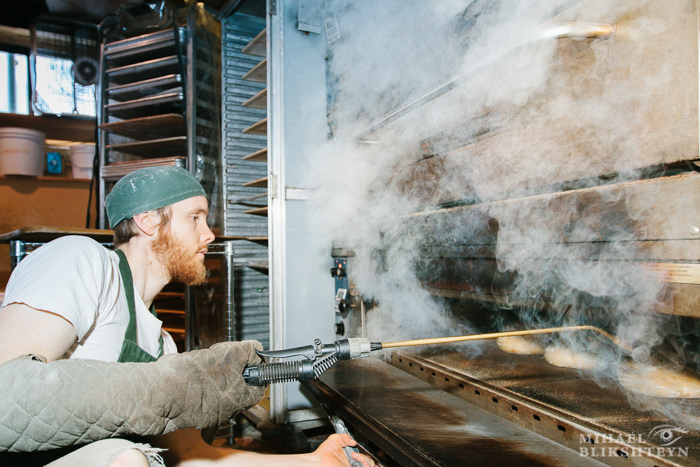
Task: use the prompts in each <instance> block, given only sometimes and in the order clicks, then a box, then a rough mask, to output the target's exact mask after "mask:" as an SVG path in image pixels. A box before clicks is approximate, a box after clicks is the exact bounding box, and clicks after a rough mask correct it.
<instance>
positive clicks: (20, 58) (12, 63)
mask: <svg viewBox="0 0 700 467" xmlns="http://www.w3.org/2000/svg"><path fill="white" fill-rule="evenodd" d="M0 82H2V83H7V84H6V85H5V86H2V87H0V112H4V113H16V114H24V115H27V114H29V59H28V58H27V56H26V55H24V54H18V53H10V52H3V51H0Z"/></svg>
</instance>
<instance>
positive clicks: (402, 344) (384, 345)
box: [382, 326, 633, 353]
mask: <svg viewBox="0 0 700 467" xmlns="http://www.w3.org/2000/svg"><path fill="white" fill-rule="evenodd" d="M571 331H595V332H597V333H598V334H600V335H602V336H603V337H606V338H607V339H609V340H610V341H611V342H612V343H613V344H615V345H617V346H618V347H620V348H622V349H623V350H624V351H625V352H628V353H631V352H632V350H633V347H632V346H631V345H629V344H628V343H626V342H624V341H623V340H621V339H620V338H619V337H617V336H613V335H612V334H610V333H609V332H607V331H605V330H603V329H600V328H597V327H595V326H563V327H557V328H544V329H526V330H523V331H504V332H493V333H490V334H470V335H466V336H453V337H434V338H430V339H414V340H408V341H396V342H382V348H383V349H389V348H392V347H408V346H413V345H429V344H447V343H450V342H463V341H475V340H481V339H496V338H498V337H511V336H527V335H532V334H552V333H556V332H571Z"/></svg>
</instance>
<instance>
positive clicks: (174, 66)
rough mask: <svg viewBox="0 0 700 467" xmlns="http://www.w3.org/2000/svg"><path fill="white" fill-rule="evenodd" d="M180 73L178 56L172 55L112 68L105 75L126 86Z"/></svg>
mask: <svg viewBox="0 0 700 467" xmlns="http://www.w3.org/2000/svg"><path fill="white" fill-rule="evenodd" d="M179 71H180V70H179V65H178V60H177V56H175V55H171V56H168V57H162V58H157V59H154V60H146V61H144V62H139V63H134V64H131V65H125V66H120V67H116V68H110V69H108V70H106V71H105V73H106V74H107V78H108V79H109V80H110V81H114V82H117V83H124V84H125V83H130V82H135V81H143V80H146V79H151V78H157V77H159V76H165V75H173V74H178V73H179Z"/></svg>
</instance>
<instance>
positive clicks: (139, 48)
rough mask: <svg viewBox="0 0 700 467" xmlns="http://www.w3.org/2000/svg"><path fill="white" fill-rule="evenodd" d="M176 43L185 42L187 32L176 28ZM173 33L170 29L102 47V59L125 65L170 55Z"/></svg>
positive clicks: (172, 51) (172, 45)
mask: <svg viewBox="0 0 700 467" xmlns="http://www.w3.org/2000/svg"><path fill="white" fill-rule="evenodd" d="M177 35H178V43H179V44H180V45H182V44H184V43H185V42H186V41H187V30H186V29H184V28H178V30H177ZM174 47H175V33H174V31H173V30H172V29H166V30H163V31H159V32H155V33H150V34H144V35H142V36H138V37H131V38H129V39H124V40H121V41H116V42H112V43H109V44H106V45H105V46H104V57H105V58H106V59H107V60H108V61H109V62H110V63H111V64H112V65H116V64H126V63H129V62H132V63H133V62H134V61H144V60H149V59H154V58H158V57H162V56H163V55H172V54H173V53H175V49H174Z"/></svg>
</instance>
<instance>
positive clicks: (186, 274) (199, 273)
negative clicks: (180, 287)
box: [151, 225, 207, 285]
mask: <svg viewBox="0 0 700 467" xmlns="http://www.w3.org/2000/svg"><path fill="white" fill-rule="evenodd" d="M203 248H204V246H201V247H199V248H198V249H197V250H196V251H188V249H187V248H186V247H185V245H183V244H182V242H181V241H180V239H178V238H175V236H174V235H173V233H172V231H171V230H170V226H169V225H165V226H163V227H162V228H161V230H160V233H159V237H158V239H156V241H155V242H153V244H152V245H151V250H152V251H153V254H154V255H155V257H156V259H158V261H160V263H161V264H162V265H163V267H165V269H166V271H167V272H168V274H170V280H171V281H173V282H180V283H182V284H187V285H198V284H201V283H202V282H204V279H206V277H207V269H206V268H205V267H204V264H202V262H201V261H199V259H198V258H197V256H196V253H197V251H200V250H202V249H203Z"/></svg>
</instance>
